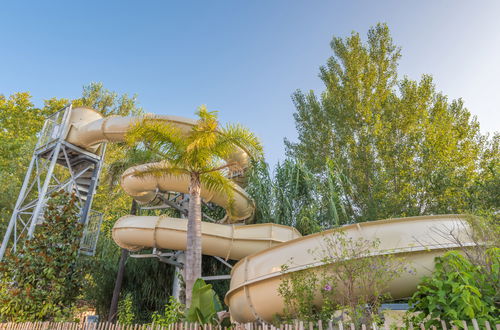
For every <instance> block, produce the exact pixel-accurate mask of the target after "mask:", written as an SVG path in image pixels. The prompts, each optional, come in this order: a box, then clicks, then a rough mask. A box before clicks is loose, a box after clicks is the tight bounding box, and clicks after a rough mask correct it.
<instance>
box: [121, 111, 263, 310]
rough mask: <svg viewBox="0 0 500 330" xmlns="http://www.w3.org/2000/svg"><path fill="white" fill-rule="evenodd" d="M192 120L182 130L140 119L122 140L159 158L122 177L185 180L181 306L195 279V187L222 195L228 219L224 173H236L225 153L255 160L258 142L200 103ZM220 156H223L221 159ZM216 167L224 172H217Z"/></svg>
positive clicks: (197, 246)
mask: <svg viewBox="0 0 500 330" xmlns="http://www.w3.org/2000/svg"><path fill="white" fill-rule="evenodd" d="M197 115H198V121H197V122H196V124H195V125H194V126H193V127H192V128H191V129H190V130H189V131H188V132H183V131H182V130H181V128H179V127H178V126H175V125H172V124H170V123H169V122H168V121H166V120H163V119H161V118H158V117H149V118H144V119H143V120H140V121H138V122H137V123H135V124H134V125H133V126H132V127H131V128H130V129H129V131H128V132H127V136H126V138H127V142H128V144H129V145H131V146H136V147H137V148H139V149H141V148H142V149H144V150H145V152H148V153H151V154H156V155H158V159H160V161H159V162H156V163H151V164H147V165H145V166H143V167H141V168H140V169H138V168H136V169H135V170H134V171H132V172H131V173H129V174H128V175H133V176H137V177H145V176H156V177H165V176H174V177H176V176H177V177H178V176H185V177H187V178H188V179H189V195H190V198H189V214H188V230H187V236H188V241H189V243H190V244H189V245H188V246H187V251H186V263H185V268H184V279H185V283H186V305H188V306H189V305H190V302H191V293H192V287H193V285H194V282H195V280H196V279H197V278H199V277H201V197H200V194H201V186H202V184H203V185H204V187H205V189H207V190H210V191H218V192H222V193H224V194H225V195H226V196H228V197H227V198H228V209H227V215H228V217H229V218H232V217H233V212H232V211H233V210H232V201H233V189H234V186H235V183H233V182H232V181H231V180H230V179H229V178H228V177H227V176H225V175H224V174H226V173H227V174H231V173H234V171H241V170H242V169H241V168H239V165H240V164H238V163H237V162H236V161H231V160H230V157H231V156H232V155H234V154H235V153H236V152H239V151H241V150H244V151H245V152H246V153H247V154H248V155H249V156H250V157H251V158H258V157H260V155H261V153H262V146H261V144H260V142H259V140H258V138H257V137H256V136H255V135H254V134H253V133H251V132H250V131H248V130H247V129H245V128H243V127H242V126H239V125H226V126H225V127H222V126H220V125H219V123H218V121H217V115H216V112H209V111H208V110H207V109H206V107H205V106H202V107H200V108H199V109H198V111H197ZM226 160H229V161H228V162H227V163H226ZM222 171H226V173H223V172H222Z"/></svg>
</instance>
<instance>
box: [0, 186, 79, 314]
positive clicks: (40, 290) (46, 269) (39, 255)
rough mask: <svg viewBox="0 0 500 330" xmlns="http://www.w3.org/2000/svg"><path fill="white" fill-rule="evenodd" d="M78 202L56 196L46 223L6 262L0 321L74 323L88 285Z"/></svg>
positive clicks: (0, 281)
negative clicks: (80, 249) (72, 320)
mask: <svg viewBox="0 0 500 330" xmlns="http://www.w3.org/2000/svg"><path fill="white" fill-rule="evenodd" d="M78 213H79V212H78V208H77V207H76V197H75V196H74V195H73V196H69V195H68V194H66V193H62V192H59V193H55V194H54V195H52V197H51V199H50V200H49V202H48V204H47V207H46V210H45V213H44V222H43V223H42V224H41V225H39V228H38V229H37V231H36V232H35V236H34V237H33V238H32V239H31V240H29V241H27V242H26V244H25V245H24V246H23V247H22V249H21V250H20V251H19V253H17V254H15V255H14V254H7V255H6V256H5V260H4V261H3V262H1V263H0V268H1V277H0V302H1V304H0V305H1V307H0V320H2V321H18V322H22V321H46V320H64V319H71V317H72V313H73V309H74V307H75V303H76V299H77V298H78V296H79V295H80V293H81V290H82V287H83V283H84V272H83V267H82V260H81V259H79V257H78V250H79V246H80V239H81V235H82V225H81V224H79V223H78V222H77V219H78Z"/></svg>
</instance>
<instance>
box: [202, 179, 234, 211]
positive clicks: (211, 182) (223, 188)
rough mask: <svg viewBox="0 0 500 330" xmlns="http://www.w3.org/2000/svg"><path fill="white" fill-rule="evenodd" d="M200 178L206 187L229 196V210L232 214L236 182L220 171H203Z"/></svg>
mask: <svg viewBox="0 0 500 330" xmlns="http://www.w3.org/2000/svg"><path fill="white" fill-rule="evenodd" d="M200 180H201V182H202V183H203V185H204V186H205V187H206V189H208V190H210V191H214V192H220V193H223V194H224V195H226V196H227V200H228V208H227V212H228V214H231V213H232V211H233V205H234V187H235V184H234V182H232V181H231V180H230V179H228V178H227V177H225V176H224V175H223V174H222V173H221V172H218V171H214V172H208V173H203V174H201V175H200Z"/></svg>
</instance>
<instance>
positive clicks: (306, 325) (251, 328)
mask: <svg viewBox="0 0 500 330" xmlns="http://www.w3.org/2000/svg"><path fill="white" fill-rule="evenodd" d="M462 324H463V327H464V328H465V329H474V330H482V329H486V330H500V324H496V325H490V324H489V323H488V322H485V323H484V324H479V323H478V322H477V321H476V320H475V319H474V320H472V322H469V323H467V322H466V321H462ZM0 329H2V330H31V329H33V330H230V329H231V330H357V329H356V328H355V327H354V324H349V323H342V322H339V323H335V324H334V323H332V322H331V321H330V322H322V321H318V322H314V323H313V322H298V321H297V322H295V323H294V324H282V325H281V326H279V327H275V326H272V325H270V324H256V323H247V324H237V325H233V326H231V327H230V328H226V327H221V326H215V325H199V324H197V323H176V324H170V325H169V326H159V325H154V324H134V325H121V324H113V323H108V322H101V323H72V322H24V323H0ZM358 329H363V330H368V329H373V330H382V329H387V330H389V329H406V328H399V327H389V326H377V325H376V324H372V325H370V326H368V325H364V324H363V325H362V326H361V327H358ZM408 329H414V330H419V329H420V330H427V329H426V328H425V327H424V326H423V325H419V326H415V327H414V326H410V327H409V328H408ZM438 329H444V330H448V329H458V327H457V326H452V327H450V326H447V325H446V324H445V323H444V321H443V322H442V326H441V327H439V328H436V327H432V328H430V329H429V330H438Z"/></svg>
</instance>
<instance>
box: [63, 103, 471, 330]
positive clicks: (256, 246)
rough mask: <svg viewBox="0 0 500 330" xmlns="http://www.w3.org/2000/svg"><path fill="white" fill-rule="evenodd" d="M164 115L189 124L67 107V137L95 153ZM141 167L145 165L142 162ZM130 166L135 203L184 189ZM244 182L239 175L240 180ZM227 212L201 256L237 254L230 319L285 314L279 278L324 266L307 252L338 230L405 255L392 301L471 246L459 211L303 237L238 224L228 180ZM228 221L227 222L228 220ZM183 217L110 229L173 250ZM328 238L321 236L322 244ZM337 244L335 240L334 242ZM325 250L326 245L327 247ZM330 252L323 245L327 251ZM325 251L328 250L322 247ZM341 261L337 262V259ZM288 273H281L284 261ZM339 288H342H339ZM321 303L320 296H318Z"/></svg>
mask: <svg viewBox="0 0 500 330" xmlns="http://www.w3.org/2000/svg"><path fill="white" fill-rule="evenodd" d="M144 118H146V119H148V118H149V119H152V120H164V121H165V122H167V123H169V124H170V125H175V126H177V127H179V128H181V130H182V131H184V132H186V133H187V132H188V131H189V130H190V129H191V128H192V127H193V125H194V124H195V121H193V120H190V119H185V118H180V117H174V116H145V117H108V118H102V116H101V115H100V114H99V113H97V112H96V111H94V110H92V109H88V108H76V109H73V112H72V116H71V118H70V120H71V123H72V126H71V129H70V130H69V132H68V135H67V140H68V141H69V142H71V143H73V144H75V145H77V146H80V147H82V148H84V149H86V150H89V151H95V150H96V149H97V148H98V146H99V144H100V143H102V142H122V141H124V138H125V134H126V132H127V130H128V129H129V128H130V127H131V125H133V123H134V122H136V121H138V120H142V119H144ZM229 160H230V161H233V162H237V163H238V164H240V166H241V167H243V168H245V167H246V166H247V165H248V158H247V155H246V154H245V152H243V151H242V150H239V151H238V152H237V153H235V154H234V155H231V157H230V159H228V161H229ZM140 166H147V165H140ZM133 173H134V168H132V169H129V170H127V171H126V172H125V173H124V175H123V176H122V180H121V185H122V187H123V189H124V190H125V191H126V192H127V193H128V194H130V195H131V196H132V197H133V198H134V199H136V200H137V201H139V202H140V203H150V202H153V201H154V200H155V198H156V195H157V193H158V192H159V191H160V192H161V191H163V192H164V191H177V192H184V193H186V192H187V187H188V185H189V181H188V178H187V177H186V178H184V177H177V178H174V177H165V178H155V177H145V178H141V179H139V178H137V177H135V176H134V175H133ZM243 181H244V180H243ZM233 195H234V199H235V201H234V204H233V211H232V212H231V213H230V214H229V212H228V215H229V216H228V218H227V222H228V224H215V223H207V222H203V223H202V253H203V254H207V255H213V256H219V257H222V258H226V259H235V260H238V259H241V260H240V261H239V262H238V263H237V264H236V265H235V266H233V269H232V272H231V274H232V276H231V284H230V290H229V291H228V293H227V294H226V297H225V302H226V304H227V305H228V306H229V308H230V312H231V317H232V319H233V320H235V321H237V322H251V321H257V320H262V321H272V319H273V317H274V316H275V315H276V314H280V313H282V312H283V307H284V301H283V298H282V297H281V296H280V295H279V294H278V287H279V284H280V283H281V280H282V279H283V278H286V277H287V276H290V274H292V273H294V272H298V271H306V272H313V273H315V272H319V271H325V270H328V265H325V264H323V263H322V262H320V261H318V255H317V254H316V255H314V254H311V251H317V252H318V251H325V247H326V248H328V244H327V243H325V242H326V241H328V240H329V237H330V240H331V239H332V238H335V235H336V234H337V233H336V232H337V231H342V232H344V233H345V235H346V237H350V238H353V239H358V238H363V239H365V240H372V241H373V240H378V241H379V242H380V245H379V247H378V249H377V250H376V251H371V254H370V255H367V256H366V257H368V258H369V257H376V256H381V255H394V256H401V257H404V258H405V260H406V262H408V263H409V265H410V266H411V267H412V268H414V269H415V272H412V273H404V274H403V275H402V276H401V277H399V278H397V279H394V280H392V281H391V282H390V283H389V284H388V290H387V291H388V293H390V294H391V296H392V297H393V298H395V299H398V298H403V297H408V296H410V295H411V294H412V293H413V292H414V291H415V290H416V287H417V284H418V282H419V281H420V279H421V278H422V276H425V275H428V274H430V273H431V272H432V270H433V269H434V258H435V257H436V256H439V255H442V254H443V253H444V252H445V251H446V250H449V249H452V250H453V249H459V248H460V246H459V245H458V242H457V238H458V240H459V241H460V244H462V247H463V246H465V247H467V246H473V245H474V242H473V241H472V240H471V237H470V235H469V234H470V233H469V227H468V226H467V224H466V221H464V219H463V218H462V217H460V216H458V215H441V216H424V217H413V218H401V219H390V220H381V221H373V222H366V223H360V224H354V225H348V226H345V227H341V228H337V229H333V230H328V231H325V232H322V233H317V234H313V235H309V236H305V237H301V236H300V233H298V232H297V231H296V230H295V229H294V228H291V227H287V226H281V225H276V224H256V225H237V224H234V223H237V222H242V221H245V220H247V219H251V218H252V216H253V212H254V204H253V201H252V199H251V198H250V197H249V196H248V195H247V194H246V193H245V191H244V190H243V189H242V188H241V187H240V186H238V185H236V184H235V185H234V194H233ZM201 196H202V198H203V199H204V200H206V201H211V202H214V203H216V204H218V205H221V206H223V207H227V198H226V196H224V195H223V194H221V193H217V192H211V191H209V190H207V189H205V188H204V187H203V186H202V192H201ZM231 223H233V224H231ZM186 227H187V224H186V221H185V219H175V218H169V217H164V216H157V217H146V216H125V217H122V218H120V219H119V220H118V221H117V222H116V223H115V226H114V228H113V239H114V240H115V242H116V243H117V244H118V245H119V246H121V247H123V248H126V249H129V250H139V249H142V248H145V247H158V248H165V249H173V250H184V249H186V230H187V228H186ZM325 240H326V241H325ZM334 242H335V241H334ZM330 248H331V246H330ZM326 250H328V249H326ZM326 252H327V251H326ZM340 261H341V260H339V262H340ZM283 265H287V270H286V271H285V272H282V266H283ZM336 284H337V288H336V289H337V290H343V288H342V287H339V286H338V283H332V285H333V286H335V285H336ZM315 303H316V304H320V293H319V292H317V293H316V299H315Z"/></svg>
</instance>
